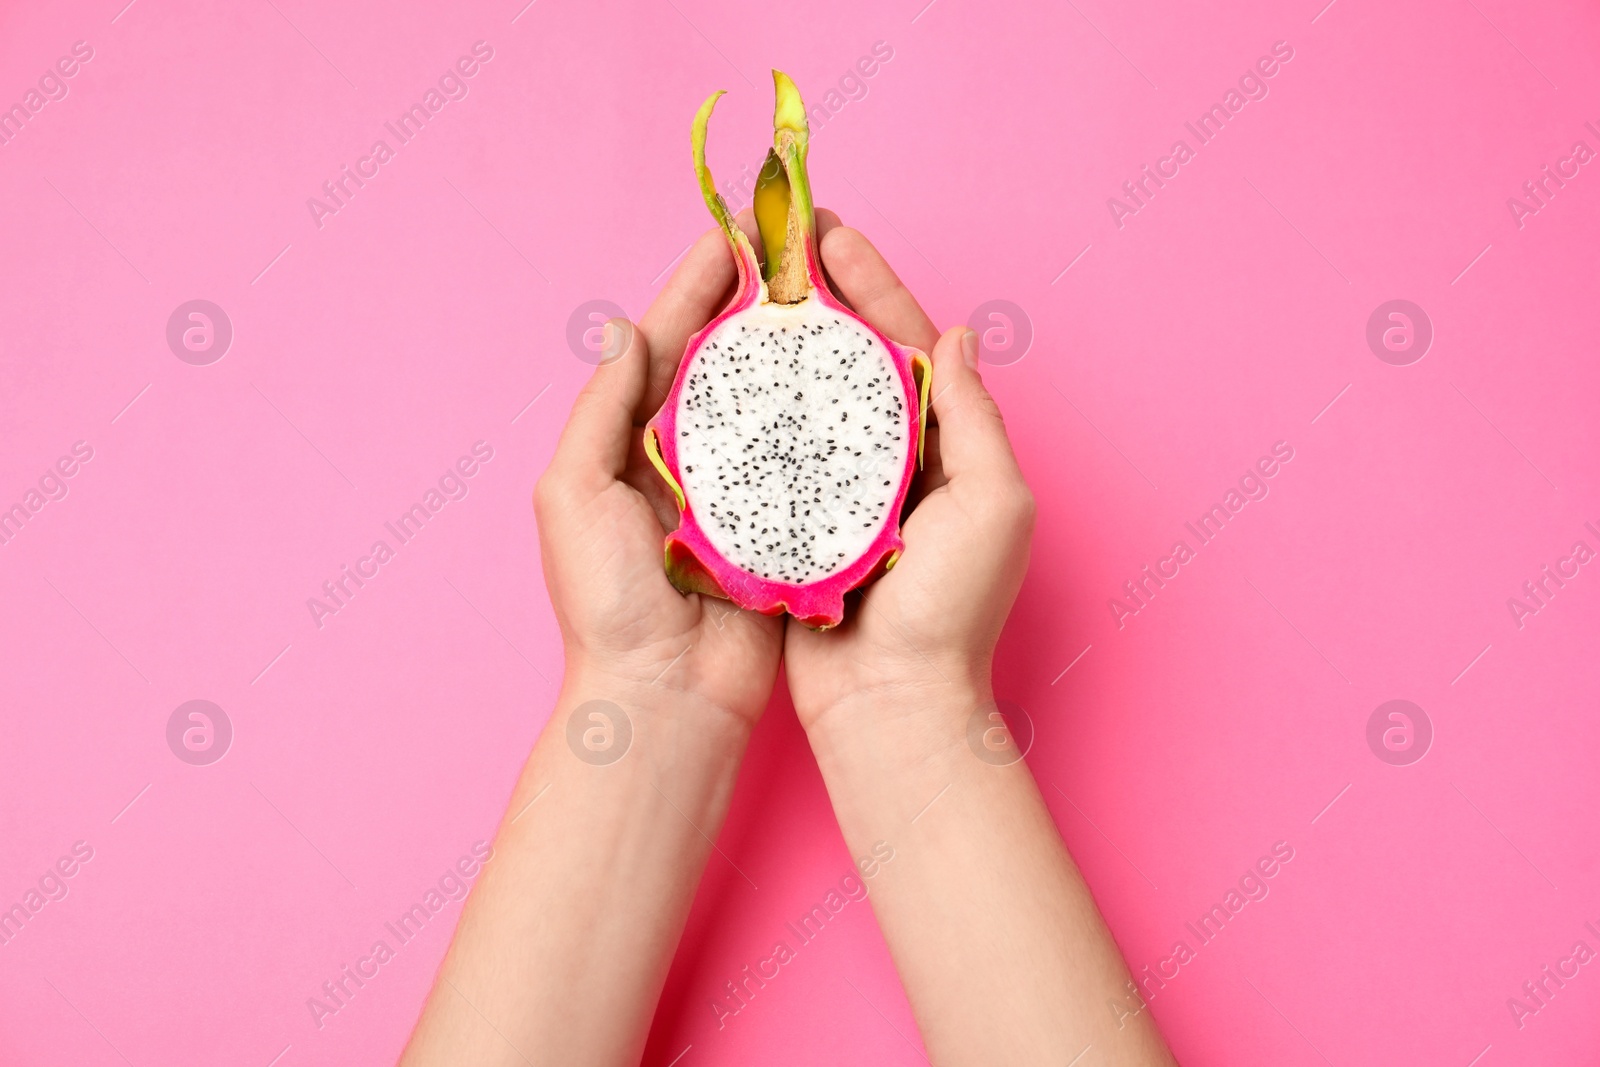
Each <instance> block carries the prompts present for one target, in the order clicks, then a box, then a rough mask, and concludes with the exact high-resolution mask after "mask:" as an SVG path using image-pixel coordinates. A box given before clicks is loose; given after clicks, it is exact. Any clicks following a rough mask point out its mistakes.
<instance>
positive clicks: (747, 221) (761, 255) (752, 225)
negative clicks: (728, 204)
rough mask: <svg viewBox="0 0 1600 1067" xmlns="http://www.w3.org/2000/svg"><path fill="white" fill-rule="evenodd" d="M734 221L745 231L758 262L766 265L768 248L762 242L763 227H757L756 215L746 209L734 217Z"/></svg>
mask: <svg viewBox="0 0 1600 1067" xmlns="http://www.w3.org/2000/svg"><path fill="white" fill-rule="evenodd" d="M733 221H734V222H735V223H737V224H738V227H739V229H741V230H743V231H744V236H745V239H746V240H747V241H749V242H750V247H751V248H753V249H755V253H756V262H758V263H766V261H767V246H766V245H764V244H762V242H761V227H759V226H757V225H756V213H755V212H754V211H753V210H752V209H750V208H745V209H744V210H743V211H741V212H739V213H738V214H737V215H735V216H734V217H733Z"/></svg>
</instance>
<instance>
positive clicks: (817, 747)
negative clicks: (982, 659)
mask: <svg viewBox="0 0 1600 1067" xmlns="http://www.w3.org/2000/svg"><path fill="white" fill-rule="evenodd" d="M957 690H960V692H959V693H958V692H957ZM989 699H990V698H989V696H988V694H987V693H985V692H983V691H982V688H981V687H979V686H951V687H949V691H947V692H945V693H942V694H938V693H936V694H934V695H933V696H931V697H930V696H929V695H928V694H926V693H924V694H922V695H921V696H920V697H919V696H914V695H913V696H904V697H897V696H894V695H891V694H876V695H868V696H866V697H864V698H862V699H860V700H859V701H857V702H855V703H853V704H848V705H843V706H840V707H836V708H834V709H831V710H830V711H829V713H828V714H826V715H824V716H823V717H822V718H821V719H820V720H819V721H818V722H817V723H816V724H814V725H813V726H812V729H811V744H812V748H813V750H814V751H815V752H816V756H817V762H818V764H819V766H820V767H821V769H822V774H823V778H824V779H825V781H826V783H827V787H828V792H829V795H830V796H831V797H832V799H833V805H834V810H835V813H836V814H837V816H838V818H839V823H840V826H841V827H842V829H843V831H844V835H845V839H846V841H847V842H848V844H849V846H850V848H851V850H852V852H854V853H856V854H858V855H859V854H862V853H863V852H864V851H865V850H866V849H868V848H869V847H870V845H871V843H872V842H874V841H877V840H880V839H881V840H884V841H887V842H889V843H890V844H891V845H892V846H893V847H894V849H895V854H894V861H893V862H892V863H890V864H887V865H885V866H884V867H883V868H882V871H881V873H880V874H879V876H878V877H877V878H875V879H874V881H873V883H872V902H873V910H874V912H875V913H876V915H877V917H878V923H879V925H880V927H881V928H882V930H883V933H884V936H885V938H886V939H887V941H888V944H889V949H890V952H891V954H892V955H893V957H894V960H895V964H896V967H897V968H898V969H899V972H900V977H901V981H902V982H903V983H904V985H905V989H906V993H907V996H908V997H909V998H910V1001H911V1005H912V1008H913V1010H914V1011H915V1013H916V1016H917V1020H918V1024H919V1027H920V1028H921V1031H922V1037H923V1041H924V1043H925V1044H926V1046H927V1049H928V1053H929V1055H930V1057H931V1058H932V1061H933V1062H934V1063H935V1064H940V1065H955V1064H977V1063H1015V1064H1033V1063H1041V1064H1043V1063H1050V1064H1056V1065H1060V1064H1065V1063H1068V1062H1071V1061H1073V1060H1074V1057H1076V1056H1078V1055H1079V1054H1080V1053H1081V1052H1083V1050H1084V1049H1085V1048H1086V1047H1087V1046H1090V1045H1092V1046H1093V1047H1094V1049H1095V1053H1096V1055H1095V1057H1094V1058H1093V1060H1092V1061H1086V1062H1093V1063H1096V1064H1118V1065H1129V1067H1131V1065H1135V1064H1138V1065H1145V1064H1169V1063H1171V1062H1172V1060H1171V1058H1170V1056H1169V1055H1168V1054H1167V1052H1166V1049H1165V1046H1164V1044H1163V1043H1162V1041H1161V1038H1160V1036H1159V1034H1158V1033H1157V1032H1156V1030H1155V1027H1154V1024H1153V1023H1152V1021H1151V1019H1150V1015H1149V1013H1148V1012H1141V1013H1139V1014H1138V1015H1137V1016H1134V1017H1133V1018H1123V1019H1122V1020H1121V1021H1120V1022H1119V1020H1118V1018H1117V1014H1116V1013H1115V1012H1113V1011H1112V1010H1111V1009H1110V1008H1109V1007H1108V1002H1116V1003H1119V1004H1120V1003H1125V1002H1127V1001H1128V1000H1129V997H1128V992H1127V982H1128V974H1127V969H1126V966H1125V965H1124V963H1123V960H1122V957H1121V954H1120V953H1119V951H1118V949H1117V946H1116V943H1115V942H1114V941H1113V940H1112V938H1111V934H1110V931H1109V930H1108V929H1107V928H1106V926H1105V923H1104V921H1103V920H1102V919H1101V917H1100V914H1099V911H1098V910H1097V909H1096V907H1095V903H1094V899H1093V897H1092V896H1091V895H1090V893H1089V890H1088V887H1087V886H1086V885H1085V884H1084V882H1083V879H1082V878H1081V876H1080V875H1079V873H1078V870H1077V868H1076V866H1075V865H1074V864H1073V862H1072V859H1071V857H1070V856H1068V855H1067V852H1066V849H1065V847H1064V846H1063V844H1062V842H1061V838H1060V835H1059V834H1058V833H1057V831H1056V827H1055V825H1054V823H1053V822H1052V821H1051V818H1050V813H1049V812H1048V810H1046V808H1045V805H1044V802H1043V799H1042V798H1041V797H1040V795H1039V790H1038V788H1037V787H1036V785H1035V784H1034V781H1033V778H1032V776H1031V774H1030V773H1029V772H1028V769H1027V765H1026V764H1025V763H1022V762H1020V760H1019V761H1018V762H1015V763H1010V764H1009V765H1007V760H1008V759H1009V758H1010V757H1009V756H1007V755H1006V754H1005V753H1003V752H1002V753H992V750H989V751H990V752H991V755H990V757H989V759H987V760H986V759H984V758H980V756H979V755H978V754H977V753H976V752H975V751H974V747H973V745H972V744H969V725H970V723H971V720H972V714H973V711H974V710H975V709H978V708H980V707H982V706H983V705H984V704H985V702H986V701H988V700H989ZM987 726H988V724H987V722H986V721H983V719H982V717H981V714H980V724H979V728H978V729H977V730H976V731H974V734H975V735H977V734H981V732H982V730H983V729H985V728H987ZM980 747H981V742H980ZM1015 755H1016V753H1015V751H1014V748H1013V749H1012V750H1011V756H1015Z"/></svg>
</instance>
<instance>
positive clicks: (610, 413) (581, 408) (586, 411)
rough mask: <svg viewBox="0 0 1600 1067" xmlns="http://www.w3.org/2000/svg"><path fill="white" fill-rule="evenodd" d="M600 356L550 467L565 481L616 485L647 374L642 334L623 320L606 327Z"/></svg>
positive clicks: (647, 359)
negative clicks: (574, 478)
mask: <svg viewBox="0 0 1600 1067" xmlns="http://www.w3.org/2000/svg"><path fill="white" fill-rule="evenodd" d="M600 351H601V361H600V365H599V366H598V367H596V368H595V369H594V374H592V375H590V377H589V381H588V384H586V385H585V386H584V387H583V389H582V391H581V392H579V393H578V398H577V399H576V400H575V401H573V403H572V414H571V415H569V416H568V417H567V426H566V429H564V430H562V431H561V442H560V443H559V444H557V445H556V454H555V456H554V458H553V459H551V461H550V465H551V467H552V468H554V469H557V470H559V471H561V472H562V473H563V474H565V475H568V476H573V477H577V478H580V479H583V480H593V481H595V482H596V483H598V482H601V481H610V480H613V479H615V478H616V477H617V476H618V475H619V474H621V473H622V470H623V468H624V467H625V466H626V465H627V462H628V444H629V441H631V440H632V438H633V435H634V427H633V410H634V408H635V407H637V406H638V403H639V398H640V396H641V395H642V394H643V393H644V388H645V381H646V379H647V376H648V372H649V355H648V353H647V351H646V345H645V340H644V333H643V331H641V330H640V329H638V328H636V327H635V326H634V325H633V323H631V322H629V321H628V320H627V319H612V320H610V321H609V322H607V323H606V325H605V344H604V346H603V347H602V348H601V350H600Z"/></svg>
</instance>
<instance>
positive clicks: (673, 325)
mask: <svg viewBox="0 0 1600 1067" xmlns="http://www.w3.org/2000/svg"><path fill="white" fill-rule="evenodd" d="M737 278H738V271H737V269H736V268H735V266H734V262H733V252H732V250H731V249H730V248H729V247H728V239H727V238H726V237H725V236H723V233H722V231H721V230H720V229H713V230H707V231H706V232H705V233H703V234H701V235H700V238H699V239H698V240H696V241H695V243H694V244H693V245H691V246H690V247H689V252H688V254H687V255H685V256H684V257H683V262H682V263H680V264H678V269H677V270H675V271H673V272H672V277H671V278H670V279H668V281H667V284H666V286H665V287H664V288H663V289H662V290H661V292H660V293H659V294H658V295H657V296H656V298H655V301H654V302H653V303H652V304H651V305H650V310H648V311H646V312H645V313H644V317H643V318H642V319H640V320H639V328H640V329H641V330H643V331H644V335H645V337H647V338H648V339H649V351H650V378H649V387H648V389H647V391H646V392H645V393H644V395H643V398H642V399H643V404H644V407H645V408H648V410H641V411H640V412H639V413H638V414H640V415H641V416H643V417H644V418H648V417H649V416H651V415H653V414H655V409H656V408H657V407H659V406H660V405H661V401H662V400H664V399H665V398H666V395H667V390H669V389H670V388H672V379H673V376H674V375H676V374H677V373H678V363H679V362H680V361H681V360H682V359H683V349H684V346H685V345H686V344H687V343H688V341H689V338H690V336H691V335H692V334H694V332H695V331H697V330H699V329H700V328H701V327H702V326H704V325H705V324H706V323H707V322H710V321H711V317H712V316H713V315H715V314H716V313H717V312H718V311H719V310H721V308H722V305H723V304H724V303H726V302H727V299H728V294H729V293H730V291H731V290H732V289H733V284H734V281H735V280H736V279H737ZM641 421H642V420H641Z"/></svg>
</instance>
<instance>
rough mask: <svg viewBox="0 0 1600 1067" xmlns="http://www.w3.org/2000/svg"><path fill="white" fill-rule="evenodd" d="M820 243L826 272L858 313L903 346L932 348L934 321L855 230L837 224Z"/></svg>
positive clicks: (934, 336)
mask: <svg viewBox="0 0 1600 1067" xmlns="http://www.w3.org/2000/svg"><path fill="white" fill-rule="evenodd" d="M821 247H822V262H823V264H824V266H826V267H827V269H828V276H829V277H831V278H832V279H833V281H834V284H835V285H837V286H838V287H839V292H840V293H841V294H842V295H843V296H844V298H845V300H847V301H849V303H850V306H851V307H853V308H855V309H856V313H857V314H859V315H860V316H861V317H862V318H864V319H866V320H867V321H868V322H870V323H871V324H872V325H874V326H876V327H877V328H878V329H880V330H882V331H883V332H884V333H885V334H887V335H888V336H889V337H891V338H893V339H894V340H896V341H899V342H900V343H901V344H903V345H911V346H913V347H915V348H920V349H922V350H923V351H924V352H926V351H928V350H930V349H931V348H932V347H933V344H934V342H935V341H937V340H938V339H939V331H938V330H936V329H934V327H933V321H932V320H931V319H929V318H928V316H927V313H926V312H924V311H923V310H922V307H921V305H919V304H918V303H917V299H916V297H914V296H912V295H911V290H909V289H907V288H906V286H905V283H904V282H902V281H901V280H900V279H899V277H897V276H896V275H895V272H894V270H893V269H892V268H891V267H890V266H889V264H888V261H886V260H885V259H884V258H883V256H881V255H879V254H878V250H877V249H876V248H873V247H872V244H871V242H869V241H868V240H867V239H866V238H865V237H863V236H862V235H861V232H860V231H859V230H852V229H851V228H850V227H848V226H843V225H841V226H836V227H834V228H832V229H830V230H829V231H828V233H827V235H826V236H825V237H824V238H823V239H822V242H821Z"/></svg>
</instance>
